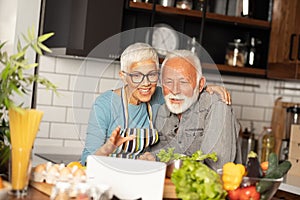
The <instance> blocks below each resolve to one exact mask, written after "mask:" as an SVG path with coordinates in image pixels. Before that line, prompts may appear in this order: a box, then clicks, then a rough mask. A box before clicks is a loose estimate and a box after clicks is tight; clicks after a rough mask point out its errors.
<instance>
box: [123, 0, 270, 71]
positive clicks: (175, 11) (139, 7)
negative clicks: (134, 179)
mask: <svg viewBox="0 0 300 200" xmlns="http://www.w3.org/2000/svg"><path fill="white" fill-rule="evenodd" d="M209 2H213V0H208V3H209ZM214 2H216V1H214ZM252 2H255V7H256V12H255V13H256V14H255V15H253V16H252V17H251V18H250V17H236V16H229V15H225V14H217V13H214V12H211V11H210V10H208V11H207V12H206V14H205V16H203V12H202V11H198V10H184V9H179V8H176V7H164V6H162V5H159V4H158V3H157V4H156V5H155V6H153V4H152V3H143V2H133V1H128V3H127V5H125V11H124V17H123V30H128V29H132V28H137V27H147V26H151V25H155V24H157V23H165V24H168V25H170V26H171V27H173V28H174V29H175V30H176V31H178V32H181V33H184V34H186V35H188V36H189V37H196V38H197V40H198V42H199V40H200V39H201V41H202V46H203V47H204V48H205V50H206V51H207V52H208V53H209V55H210V56H211V57H212V59H213V60H214V62H215V63H216V64H217V67H218V70H219V71H221V72H222V73H223V74H226V73H227V74H237V75H239V74H241V75H250V76H255V77H266V68H267V63H268V49H269V37H270V31H271V23H270V19H271V12H270V11H271V10H272V9H271V7H272V0H271V1H270V0H263V1H261V0H260V1H256V0H255V1H252ZM203 17H205V23H204V26H203V30H201V25H202V23H203ZM201 32H202V33H201ZM200 34H202V36H201V38H200ZM251 37H255V38H257V39H258V40H259V41H260V42H261V44H260V45H259V46H257V53H258V55H259V62H257V63H256V65H255V66H252V67H232V66H228V65H225V64H224V63H225V54H226V48H227V45H228V43H229V42H233V40H234V39H236V38H240V39H242V41H244V42H246V41H249V39H250V38H251ZM185 45H186V44H181V45H180V48H184V47H185ZM204 68H205V69H206V70H210V69H212V68H211V65H204Z"/></svg>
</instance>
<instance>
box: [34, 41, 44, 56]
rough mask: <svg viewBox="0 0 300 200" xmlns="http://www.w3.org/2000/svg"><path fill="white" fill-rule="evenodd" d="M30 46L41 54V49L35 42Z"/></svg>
mask: <svg viewBox="0 0 300 200" xmlns="http://www.w3.org/2000/svg"><path fill="white" fill-rule="evenodd" d="M32 48H33V49H34V50H35V51H36V52H37V53H38V54H39V55H43V53H42V51H41V49H40V48H39V47H38V46H37V44H33V45H32Z"/></svg>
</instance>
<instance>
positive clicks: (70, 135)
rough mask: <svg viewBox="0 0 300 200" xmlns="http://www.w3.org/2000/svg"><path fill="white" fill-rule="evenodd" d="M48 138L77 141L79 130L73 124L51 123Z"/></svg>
mask: <svg viewBox="0 0 300 200" xmlns="http://www.w3.org/2000/svg"><path fill="white" fill-rule="evenodd" d="M50 138H54V139H58V138H61V139H63V138H64V139H73V140H78V138H79V129H78V127H77V126H75V125H74V124H67V123H51V131H50Z"/></svg>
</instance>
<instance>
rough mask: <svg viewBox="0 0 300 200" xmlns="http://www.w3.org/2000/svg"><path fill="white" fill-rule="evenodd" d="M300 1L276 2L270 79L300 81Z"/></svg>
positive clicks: (268, 74)
mask: <svg viewBox="0 0 300 200" xmlns="http://www.w3.org/2000/svg"><path fill="white" fill-rule="evenodd" d="M299 10H300V1H299V0H289V1H282V0H274V6H273V17H272V30H271V36H270V48H269V49H270V50H269V64H268V73H267V76H268V77H269V78H276V79H291V80H295V79H300V68H299V66H300V65H299V63H300V26H299V21H300V12H299Z"/></svg>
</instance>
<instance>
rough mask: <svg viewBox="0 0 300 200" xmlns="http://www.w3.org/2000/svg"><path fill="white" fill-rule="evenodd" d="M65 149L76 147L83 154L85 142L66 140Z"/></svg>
mask: <svg viewBox="0 0 300 200" xmlns="http://www.w3.org/2000/svg"><path fill="white" fill-rule="evenodd" d="M64 146H65V147H76V148H78V151H79V152H80V153H81V152H82V150H83V148H84V141H80V140H65V144H64Z"/></svg>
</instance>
